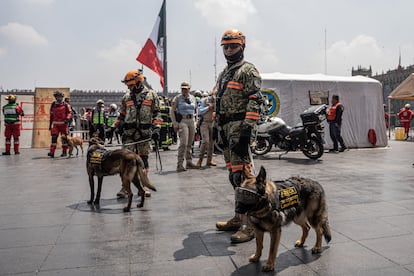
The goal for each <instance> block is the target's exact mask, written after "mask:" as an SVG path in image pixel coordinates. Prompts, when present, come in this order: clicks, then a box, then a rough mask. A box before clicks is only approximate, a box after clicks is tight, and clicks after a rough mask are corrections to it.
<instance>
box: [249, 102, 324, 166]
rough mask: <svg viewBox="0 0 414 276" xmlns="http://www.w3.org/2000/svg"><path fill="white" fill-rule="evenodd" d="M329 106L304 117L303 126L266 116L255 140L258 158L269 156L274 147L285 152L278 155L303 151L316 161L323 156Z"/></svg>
mask: <svg viewBox="0 0 414 276" xmlns="http://www.w3.org/2000/svg"><path fill="white" fill-rule="evenodd" d="M327 108H328V107H327V106H326V105H324V104H323V105H315V106H312V107H310V108H308V109H307V110H305V111H304V112H303V113H302V114H300V118H301V119H302V123H299V124H298V125H296V126H295V127H290V126H288V125H286V123H285V122H284V121H283V120H282V119H281V118H278V117H267V118H266V119H265V120H264V121H263V122H260V123H259V124H258V126H257V132H256V140H255V143H254V144H253V147H252V152H253V153H254V154H256V155H264V154H266V153H268V152H269V151H270V150H271V149H272V147H273V145H275V147H277V148H279V149H281V150H285V151H286V152H285V153H283V154H280V155H279V159H280V158H281V156H282V155H284V154H287V153H288V152H289V151H297V150H301V151H302V152H303V154H304V155H305V156H306V157H308V158H310V159H313V160H316V159H318V158H320V157H321V156H322V155H323V151H324V147H323V133H324V125H323V121H324V120H325V119H326V110H327Z"/></svg>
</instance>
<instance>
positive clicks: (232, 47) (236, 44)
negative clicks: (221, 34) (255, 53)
mask: <svg viewBox="0 0 414 276" xmlns="http://www.w3.org/2000/svg"><path fill="white" fill-rule="evenodd" d="M239 47H240V44H238V43H231V44H224V45H223V49H224V50H227V49H228V48H230V49H232V50H234V49H237V48H239Z"/></svg>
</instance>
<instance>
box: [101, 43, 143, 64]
mask: <svg viewBox="0 0 414 276" xmlns="http://www.w3.org/2000/svg"><path fill="white" fill-rule="evenodd" d="M140 50H141V45H140V44H138V43H136V42H135V41H133V40H130V39H121V40H120V41H119V43H118V45H115V46H114V47H112V48H109V49H102V50H99V51H98V52H97V56H98V58H100V59H103V60H105V61H108V62H115V63H120V62H124V61H126V60H130V59H135V58H136V57H137V56H138V53H139V51H140Z"/></svg>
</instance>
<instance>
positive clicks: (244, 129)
mask: <svg viewBox="0 0 414 276" xmlns="http://www.w3.org/2000/svg"><path fill="white" fill-rule="evenodd" d="M251 135H252V131H251V127H250V126H249V125H248V124H242V126H241V128H240V138H239V142H238V143H237V144H235V145H234V147H233V151H234V152H235V153H236V154H237V155H239V156H246V155H247V154H248V153H249V144H250V138H251Z"/></svg>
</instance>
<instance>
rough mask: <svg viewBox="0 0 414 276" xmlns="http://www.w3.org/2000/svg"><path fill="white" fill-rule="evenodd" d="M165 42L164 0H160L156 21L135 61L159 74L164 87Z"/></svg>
mask: <svg viewBox="0 0 414 276" xmlns="http://www.w3.org/2000/svg"><path fill="white" fill-rule="evenodd" d="M165 43H166V31H165V0H164V1H163V2H162V6H161V10H160V12H159V14H158V17H157V21H156V22H155V25H154V28H153V29H152V32H151V35H150V37H149V38H148V39H147V42H146V43H145V45H144V47H143V48H142V49H141V52H140V53H139V54H138V57H137V61H138V62H140V63H142V64H144V65H145V66H147V67H148V68H149V69H151V70H152V71H154V72H155V73H157V75H158V76H160V82H161V86H162V87H164V54H165V51H164V50H165Z"/></svg>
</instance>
